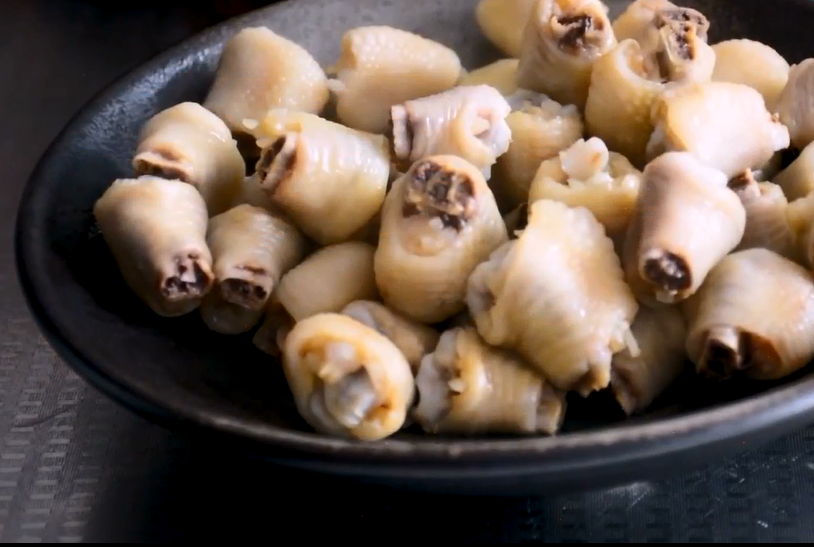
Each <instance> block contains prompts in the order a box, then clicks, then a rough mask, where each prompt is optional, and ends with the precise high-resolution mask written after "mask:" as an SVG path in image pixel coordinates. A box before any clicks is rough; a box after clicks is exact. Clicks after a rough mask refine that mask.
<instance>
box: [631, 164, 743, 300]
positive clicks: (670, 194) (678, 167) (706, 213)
mask: <svg viewBox="0 0 814 547" xmlns="http://www.w3.org/2000/svg"><path fill="white" fill-rule="evenodd" d="M727 184H728V180H727V178H726V176H725V175H724V174H723V173H721V172H720V171H717V170H715V169H712V168H710V167H707V166H705V165H703V164H702V163H700V162H699V161H698V160H697V159H696V158H695V156H693V155H692V154H689V153H687V152H671V153H667V154H664V155H663V156H660V157H659V158H657V159H655V160H653V161H652V162H651V163H650V164H649V165H648V166H647V167H646V168H645V170H644V180H643V183H642V187H641V189H640V191H639V199H638V202H637V204H636V210H635V212H634V214H633V219H632V221H631V224H630V227H629V229H628V234H627V237H626V239H625V244H624V250H623V257H622V263H623V266H624V269H625V274H626V278H627V281H628V283H629V284H630V286H631V288H632V289H633V291H634V293H635V294H636V296H637V298H638V299H639V301H640V302H642V303H644V304H646V305H648V306H651V307H653V306H659V305H661V304H676V303H678V302H680V301H682V300H685V299H686V298H688V297H689V296H691V295H692V294H694V293H695V292H696V291H697V290H698V288H699V287H700V286H701V284H702V283H703V282H704V279H705V278H706V276H707V274H708V273H709V271H710V270H711V269H712V268H713V267H714V266H715V265H716V264H717V263H718V262H719V261H720V260H721V259H722V258H723V257H724V256H726V255H727V254H729V253H730V252H731V251H732V250H734V249H735V247H737V246H738V244H739V243H740V241H741V239H742V237H743V234H744V230H745V228H746V211H745V209H744V207H743V205H742V204H741V201H740V199H738V196H737V195H735V193H734V192H733V191H732V190H730V189H729V188H728V187H727Z"/></svg>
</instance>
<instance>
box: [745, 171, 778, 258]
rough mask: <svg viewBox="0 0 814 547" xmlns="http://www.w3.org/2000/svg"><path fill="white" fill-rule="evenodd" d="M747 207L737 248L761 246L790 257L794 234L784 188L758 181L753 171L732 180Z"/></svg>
mask: <svg viewBox="0 0 814 547" xmlns="http://www.w3.org/2000/svg"><path fill="white" fill-rule="evenodd" d="M729 187H730V188H731V189H732V190H734V192H735V193H736V194H737V195H738V197H739V198H740V200H741V203H742V204H743V207H744V209H745V210H746V229H745V230H744V233H743V238H742V239H741V242H740V244H739V245H738V246H737V247H736V248H735V250H736V251H743V250H746V249H754V248H762V249H769V250H771V251H774V252H776V253H777V254H779V255H780V256H785V257H787V258H791V257H792V256H793V252H794V234H793V232H792V230H791V226H790V225H789V219H788V215H787V212H788V211H787V210H788V205H789V202H788V200H787V199H786V196H785V195H783V190H782V189H781V188H780V187H779V186H778V185H776V184H772V183H771V182H757V181H756V180H755V178H754V176H753V174H752V171H751V170H746V171H744V172H743V173H742V174H740V175H738V176H737V177H735V178H734V179H732V180H731V181H729Z"/></svg>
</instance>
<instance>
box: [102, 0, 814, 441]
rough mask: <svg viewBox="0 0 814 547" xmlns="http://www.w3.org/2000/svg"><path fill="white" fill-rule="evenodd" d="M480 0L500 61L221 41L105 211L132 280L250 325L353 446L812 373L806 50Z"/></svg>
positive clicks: (701, 25)
mask: <svg viewBox="0 0 814 547" xmlns="http://www.w3.org/2000/svg"><path fill="white" fill-rule="evenodd" d="M476 17H477V20H478V23H479V26H480V28H481V30H482V32H483V34H484V35H485V36H486V37H487V38H488V39H489V40H490V41H491V42H492V43H493V44H494V45H495V46H496V47H498V48H499V49H500V50H501V51H503V52H504V53H505V55H507V57H509V58H506V59H504V60H500V61H498V62H496V63H493V64H490V65H488V66H485V67H481V68H478V69H477V70H473V71H471V72H468V71H466V70H464V69H463V68H462V66H461V62H460V60H459V57H458V55H457V54H456V53H455V52H454V51H452V50H451V49H449V48H448V47H446V46H444V45H442V44H440V43H438V42H436V41H432V40H429V39H427V38H424V37H421V36H419V35H416V34H414V33H411V32H406V31H404V30H399V29H396V28H391V27H387V26H368V27H362V28H354V29H351V30H348V31H347V32H346V33H345V34H344V36H343V38H342V42H341V48H340V51H339V52H338V59H337V61H336V63H335V65H334V66H332V67H330V68H324V67H322V66H320V64H319V63H318V62H317V61H316V60H315V59H314V58H313V57H312V56H311V55H310V54H309V53H308V52H307V51H306V50H305V49H303V48H302V47H301V46H299V45H297V44H295V43H293V42H292V41H290V40H289V39H287V38H285V37H283V36H280V35H278V34H275V33H274V32H272V31H270V30H268V29H266V28H247V29H244V30H242V31H240V32H238V33H237V34H236V35H234V36H233V37H232V38H231V39H230V40H229V41H228V43H227V44H226V46H225V48H224V50H223V53H222V56H221V59H220V62H219V65H218V69H217V74H216V76H215V80H214V83H213V86H212V88H211V90H210V92H209V94H208V96H207V98H206V100H205V101H204V102H203V104H197V103H191V102H187V103H183V104H179V105H177V106H174V107H172V108H169V109H167V110H164V111H162V112H160V113H158V114H157V115H155V116H154V117H153V118H152V119H150V120H149V122H148V123H147V124H146V126H145V127H144V128H143V131H142V133H141V135H140V138H139V142H138V147H137V149H136V151H135V154H134V159H133V168H134V171H135V173H136V175H135V177H136V178H132V179H120V180H116V181H115V182H113V184H112V185H111V186H110V187H109V188H108V189H107V191H106V192H105V193H104V195H103V196H102V197H101V198H100V199H99V200H98V201H97V202H96V204H95V208H94V214H95V217H96V219H97V222H98V225H99V228H100V230H101V233H102V234H103V236H104V238H105V241H106V242H107V245H108V246H109V248H110V250H111V252H112V254H113V256H114V257H115V259H116V261H117V263H118V265H119V268H120V270H121V273H122V275H123V277H124V279H125V281H126V282H127V284H128V285H129V286H130V288H131V289H132V290H133V291H134V292H135V293H136V294H137V295H138V296H139V297H140V298H141V300H143V302H144V303H145V304H146V305H148V306H149V307H150V308H151V309H152V310H153V311H154V312H155V313H157V314H159V315H161V316H164V317H176V316H181V315H185V314H188V313H191V312H197V313H199V314H200V316H201V317H202V319H203V322H204V323H205V324H206V325H207V326H208V328H209V329H211V330H212V331H215V332H218V333H221V334H227V335H237V334H242V333H250V332H252V331H254V334H253V336H254V338H253V340H254V344H255V345H256V346H257V347H258V348H259V349H260V350H262V351H263V352H265V353H268V354H270V355H272V356H274V357H279V358H280V359H281V361H282V366H283V369H284V371H285V377H286V378H287V381H288V384H289V387H290V389H291V392H292V394H293V397H294V400H295V402H296V406H297V409H298V411H299V413H300V414H301V416H302V417H303V418H304V419H305V421H306V422H308V424H310V425H311V426H312V427H313V428H314V429H315V430H316V431H317V432H319V433H322V434H326V435H332V436H338V437H345V438H350V439H359V440H364V441H373V440H379V439H384V438H387V437H389V436H390V435H392V434H394V433H396V432H397V431H399V430H400V429H402V428H404V427H407V426H411V425H412V426H414V427H420V428H422V429H423V430H424V431H426V432H427V433H435V434H439V433H442V434H463V435H476V434H484V435H485V434H490V433H502V434H547V435H553V434H556V433H557V432H558V430H559V429H560V427H561V426H562V423H563V420H564V417H565V413H566V395H567V394H568V393H569V392H573V393H575V394H577V396H581V397H587V396H589V395H590V394H592V393H595V392H597V391H601V390H605V389H609V390H610V392H611V393H612V394H613V395H614V396H615V398H616V399H617V400H618V402H619V405H620V406H621V408H622V409H623V410H624V411H625V413H627V414H628V415H631V414H635V413H640V412H644V411H646V410H647V409H648V408H649V407H650V406H651V405H652V403H653V402H654V400H655V399H656V398H657V397H658V396H659V395H660V394H662V393H663V392H664V391H665V390H666V389H667V388H668V387H669V386H670V385H671V383H673V382H674V381H675V380H676V379H677V378H678V376H679V375H680V374H681V373H682V371H683V369H684V368H685V366H686V365H685V364H687V363H692V365H693V368H694V370H695V371H696V372H697V373H698V374H699V375H701V376H702V377H705V378H709V379H714V380H719V381H720V380H726V379H729V378H732V377H734V376H743V377H747V378H752V379H755V380H776V379H780V378H783V377H785V376H788V375H789V374H792V373H794V372H795V371H798V370H800V369H802V368H803V367H804V366H806V364H807V363H808V362H810V361H811V359H812V358H814V278H813V277H812V273H811V271H812V266H813V265H814V193H812V190H814V144H812V141H814V60H812V59H810V60H807V61H805V62H802V63H800V64H799V65H795V66H789V64H788V63H787V62H786V61H785V60H784V59H783V57H781V56H780V55H779V54H778V53H777V52H775V51H774V50H773V49H772V48H771V47H769V46H766V45H763V44H761V43H758V42H754V41H750V40H747V39H741V40H729V41H725V42H721V43H718V44H715V45H709V44H708V38H707V37H708V30H709V27H710V21H709V20H708V19H707V18H706V17H705V16H704V14H702V13H699V12H698V11H695V10H693V9H688V8H682V7H679V6H676V5H674V4H672V3H670V2H668V1H667V0H637V1H636V2H633V3H632V4H630V5H629V6H628V8H627V10H626V11H625V12H624V13H623V14H622V15H621V16H620V17H619V18H618V19H616V20H615V21H611V20H610V18H609V11H608V8H607V7H606V6H605V5H604V4H603V3H602V2H601V1H599V0H482V1H481V2H480V3H479V4H478V5H477V7H476ZM795 153H796V154H797V157H796V159H794V160H793V161H791V162H790V163H789V161H788V160H789V158H792V157H794V155H795ZM784 158H785V160H786V161H785V163H787V164H788V165H784V163H783V162H784ZM250 336H251V335H250ZM269 362H270V363H271V364H272V365H276V363H275V360H274V359H271V358H270V361H269ZM269 404H274V402H273V401H270V403H269Z"/></svg>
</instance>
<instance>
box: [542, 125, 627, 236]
mask: <svg viewBox="0 0 814 547" xmlns="http://www.w3.org/2000/svg"><path fill="white" fill-rule="evenodd" d="M641 182H642V173H641V171H639V170H638V169H636V168H635V167H633V165H631V163H630V162H629V161H627V159H626V158H625V157H624V156H622V155H621V154H617V153H615V152H609V151H608V148H607V147H606V146H605V143H604V142H602V140H601V139H598V138H596V137H593V138H591V139H588V140H587V141H585V140H584V139H580V140H578V141H577V142H575V143H574V144H573V146H571V147H569V148H568V149H567V150H564V151H562V152H560V153H559V155H558V156H557V157H554V158H551V159H550V160H546V161H544V162H543V163H542V164H540V167H539V169H538V170H537V174H536V175H535V176H534V180H533V181H532V183H531V188H530V190H529V203H534V202H535V201H539V200H541V199H551V200H554V201H561V202H563V203H565V204H566V205H568V206H570V207H585V208H586V209H588V210H589V211H591V212H592V213H593V214H594V216H595V217H596V219H597V220H598V221H599V222H600V223H601V224H602V225H603V226H604V227H605V231H606V232H607V234H608V235H609V236H610V237H612V238H615V237H620V236H623V235H624V234H625V232H626V230H627V227H628V225H629V224H630V219H631V218H632V216H633V211H634V210H635V208H636V198H637V197H638V195H639V187H640V186H641Z"/></svg>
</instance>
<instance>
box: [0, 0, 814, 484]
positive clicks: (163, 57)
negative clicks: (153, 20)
mask: <svg viewBox="0 0 814 547" xmlns="http://www.w3.org/2000/svg"><path fill="white" fill-rule="evenodd" d="M326 1H327V0H286V1H283V2H279V3H276V4H272V5H269V6H266V7H264V8H260V9H257V10H254V11H251V12H248V13H246V14H243V15H241V16H239V17H235V18H232V19H229V20H227V21H224V22H221V23H219V24H217V25H214V26H212V27H209V28H207V29H205V30H203V31H202V32H199V33H197V34H195V35H193V36H191V37H189V38H187V39H185V40H183V41H181V42H179V43H177V44H176V45H174V46H172V47H170V48H168V49H166V50H164V51H162V52H161V53H159V54H158V55H155V56H154V57H152V58H151V59H150V60H148V61H146V62H144V63H142V64H141V65H140V66H138V67H137V68H135V69H134V70H129V71H128V72H126V73H124V74H123V75H121V76H119V77H118V78H116V79H115V80H114V81H113V82H112V83H111V84H109V85H107V86H106V87H105V88H103V89H102V90H101V91H99V92H98V93H97V94H96V95H94V96H93V97H92V98H91V99H90V100H89V101H87V102H86V103H85V104H84V105H83V106H82V107H81V108H80V109H79V111H78V112H77V113H76V114H75V115H74V116H73V117H72V118H71V119H70V120H69V121H68V123H67V124H66V125H65V126H64V127H63V128H62V130H61V131H60V132H59V133H58V134H57V136H56V137H55V138H54V139H53V140H52V142H51V143H50V145H49V146H48V147H47V148H46V150H45V151H44V153H43V154H42V156H41V157H40V159H39V160H38V162H37V164H36V167H35V168H34V170H33V171H32V173H31V175H30V176H29V178H28V181H27V182H26V184H25V187H24V190H23V194H22V197H21V199H20V202H19V205H18V209H17V218H16V221H15V232H14V253H15V263H16V273H17V277H18V280H19V283H20V286H21V288H22V293H23V295H24V298H25V300H26V303H27V305H28V308H29V311H30V312H31V313H32V316H33V317H34V319H35V322H36V323H37V325H38V327H39V329H40V330H41V332H42V333H43V335H44V336H45V338H46V339H47V340H48V342H49V343H50V344H51V346H52V347H53V348H54V350H55V351H56V353H57V354H58V355H59V356H60V358H62V359H63V360H65V361H66V362H67V364H68V365H70V366H71V368H73V369H74V371H76V372H77V373H78V374H79V375H80V376H81V377H83V378H84V379H85V380H86V381H87V382H89V383H90V384H91V385H92V386H94V387H95V388H96V389H98V390H100V391H101V392H103V393H104V394H105V395H107V396H108V397H110V398H112V399H114V400H116V401H117V402H119V403H120V404H123V405H124V406H126V407H128V408H129V409H130V410H132V411H135V412H136V413H138V414H140V415H142V416H145V417H148V418H149V419H151V420H152V421H155V422H157V423H159V424H162V425H166V426H168V427H171V428H174V427H184V426H192V427H193V429H197V430H201V431H209V432H217V433H220V434H225V435H227V436H230V437H233V438H235V439H241V440H243V441H247V442H249V443H251V444H254V445H255V446H256V447H262V448H263V449H264V450H266V451H272V452H273V451H274V450H275V449H277V450H283V451H287V452H288V453H290V454H295V455H297V456H298V457H310V458H317V459H322V460H327V461H334V462H341V461H356V462H362V461H365V462H368V463H370V464H388V463H390V464H392V463H393V461H394V459H395V460H397V461H398V463H399V464H400V465H406V466H408V467H409V466H410V465H411V464H416V465H422V473H426V467H425V466H426V465H427V464H435V465H439V466H442V467H444V468H445V471H444V472H445V473H446V472H447V471H448V470H449V468H450V466H452V469H456V470H457V472H459V473H467V472H474V471H473V468H469V470H467V469H466V468H461V467H460V463H462V462H464V461H466V462H467V463H472V464H475V465H477V466H478V467H479V470H478V471H477V472H478V473H479V476H480V474H482V473H483V472H484V471H483V469H482V467H483V466H486V467H491V468H492V469H491V472H493V473H497V474H501V473H503V472H507V473H508V472H509V471H505V470H503V469H498V468H497V466H500V467H503V466H504V465H505V464H506V463H508V462H513V463H515V464H516V465H521V466H522V465H527V466H532V467H534V468H538V469H539V468H540V467H546V468H549V469H550V470H556V469H559V468H561V467H562V466H567V467H568V468H569V469H574V468H577V469H578V468H591V467H597V466H606V465H608V464H609V463H612V462H616V463H621V462H634V461H643V460H646V459H649V458H652V457H657V456H666V455H670V454H678V453H682V452H685V451H687V450H690V449H692V448H699V447H702V446H704V445H711V444H714V443H718V442H725V441H734V440H736V439H740V438H745V437H746V436H748V435H751V434H755V433H758V432H761V433H763V435H764V437H766V438H767V439H768V438H769V437H774V438H776V437H779V436H781V435H782V434H784V433H788V432H791V431H792V430H793V429H795V428H796V427H798V426H802V425H804V424H806V423H808V422H809V421H812V420H813V419H814V374H813V375H808V376H805V377H802V378H800V379H799V380H796V381H795V382H793V383H791V384H789V385H784V386H779V387H773V388H770V389H769V390H767V391H765V392H763V393H760V394H757V395H753V396H749V397H746V398H744V399H740V400H737V401H734V402H730V403H724V404H720V405H715V406H713V407H710V408H706V409H702V410H697V411H692V412H690V413H688V414H685V415H680V416H676V417H667V418H663V419H658V420H655V421H653V422H649V423H635V424H630V425H626V424H625V422H620V423H619V424H618V425H616V424H615V425H613V426H604V427H601V428H597V429H596V430H586V431H578V432H573V433H567V434H563V435H561V436H554V437H545V436H532V437H519V438H512V439H483V438H476V439H461V438H436V437H429V436H428V437H427V438H426V440H425V439H409V440H404V439H399V438H391V439H387V440H384V441H378V442H375V443H366V442H361V441H353V440H345V439H339V438H332V437H328V436H324V435H320V434H317V433H312V432H305V431H298V430H290V429H285V428H282V427H279V426H275V425H273V424H270V423H267V424H264V425H263V426H261V427H254V426H249V425H246V424H242V423H241V422H240V421H236V420H232V419H230V418H229V416H228V415H225V414H224V415H218V416H215V415H213V413H211V412H206V411H205V410H204V409H199V408H198V409H190V408H188V407H185V406H183V405H176V404H174V402H173V401H166V400H158V399H157V398H155V397H153V396H152V394H150V393H146V392H143V391H139V390H137V389H134V388H131V387H130V386H127V385H124V384H123V383H122V382H120V381H118V380H117V379H116V377H115V374H111V373H110V372H108V371H112V370H115V369H112V368H108V369H107V371H106V370H105V368H106V367H104V366H100V365H98V364H96V363H93V362H90V361H89V360H88V359H86V358H85V357H84V356H83V355H82V354H81V352H80V351H79V350H78V349H77V348H76V347H75V346H74V344H73V343H72V342H71V341H70V340H68V339H67V338H66V337H65V336H63V335H62V333H61V332H60V331H59V329H58V328H57V327H56V325H55V323H54V322H53V321H52V317H51V314H50V313H49V311H48V309H47V307H46V306H45V305H44V303H43V302H42V300H41V299H40V296H39V294H40V292H41V291H42V290H43V289H44V288H47V287H48V286H49V284H50V283H49V279H48V276H47V275H45V274H43V273H41V272H42V271H43V269H41V268H38V266H40V265H41V263H42V262H43V260H44V256H45V255H46V254H47V252H48V251H47V250H43V249H39V250H38V246H37V245H29V244H28V243H27V242H29V241H31V239H32V238H31V234H32V233H33V232H35V231H37V227H38V226H42V225H43V224H44V221H45V219H46V213H45V212H44V211H41V210H37V208H36V207H35V203H36V200H35V197H36V196H37V195H38V194H39V193H40V192H41V190H40V189H39V180H40V179H41V178H42V177H43V176H44V173H45V171H46V170H47V169H48V168H49V165H50V163H51V160H52V158H53V157H54V156H56V155H57V154H58V152H59V149H60V147H61V146H62V144H63V143H64V142H67V141H68V138H69V137H70V136H71V134H72V133H74V132H76V131H77V130H78V129H79V128H81V127H83V126H85V125H87V124H88V123H89V122H90V121H92V119H93V118H94V112H95V111H98V110H99V107H100V106H101V105H104V104H108V103H109V102H110V101H111V100H112V99H114V98H115V97H117V96H119V95H120V94H121V93H123V92H124V91H126V90H127V89H128V88H129V87H131V86H132V85H134V84H136V83H137V82H139V81H142V80H144V79H145V78H146V77H147V76H149V75H150V74H154V73H155V72H157V71H160V70H161V69H162V68H166V67H167V66H168V65H170V64H171V63H172V62H173V61H174V60H177V59H179V58H184V57H186V56H188V55H189V53H190V52H196V53H200V52H202V51H205V50H207V49H218V50H220V49H221V48H222V46H223V44H224V42H225V41H226V40H227V39H228V38H229V37H230V36H231V35H232V34H233V33H234V32H235V31H237V30H239V29H240V28H242V27H245V26H249V25H258V24H262V23H261V21H263V20H267V19H269V18H272V17H274V15H275V14H276V13H277V12H280V11H282V10H285V9H287V7H288V6H290V5H291V4H292V3H294V2H296V3H297V4H300V5H302V4H311V5H313V6H314V7H315V8H318V7H319V6H320V5H323V4H324V3H325V2H326ZM786 1H787V2H789V3H793V4H796V5H797V6H798V7H800V8H801V9H802V8H803V6H805V7H806V9H814V3H810V2H809V1H808V0H786ZM77 285H78V283H77ZM456 464H457V467H455V466H456ZM511 472H512V473H515V472H516V469H515V470H514V471H511ZM422 476H426V475H422Z"/></svg>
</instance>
